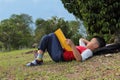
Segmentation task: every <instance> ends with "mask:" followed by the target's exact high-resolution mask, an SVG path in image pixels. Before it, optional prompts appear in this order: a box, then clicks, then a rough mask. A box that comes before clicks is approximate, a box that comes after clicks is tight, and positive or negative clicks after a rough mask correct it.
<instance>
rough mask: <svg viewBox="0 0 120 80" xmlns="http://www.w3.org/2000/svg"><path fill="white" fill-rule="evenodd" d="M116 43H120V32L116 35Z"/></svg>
mask: <svg viewBox="0 0 120 80" xmlns="http://www.w3.org/2000/svg"><path fill="white" fill-rule="evenodd" d="M114 42H115V43H120V30H118V31H117V32H116V35H115V41H114Z"/></svg>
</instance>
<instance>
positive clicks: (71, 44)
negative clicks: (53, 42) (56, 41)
mask: <svg viewBox="0 0 120 80" xmlns="http://www.w3.org/2000/svg"><path fill="white" fill-rule="evenodd" d="M66 43H67V44H68V45H70V46H71V47H72V46H74V43H73V42H72V40H71V39H66Z"/></svg>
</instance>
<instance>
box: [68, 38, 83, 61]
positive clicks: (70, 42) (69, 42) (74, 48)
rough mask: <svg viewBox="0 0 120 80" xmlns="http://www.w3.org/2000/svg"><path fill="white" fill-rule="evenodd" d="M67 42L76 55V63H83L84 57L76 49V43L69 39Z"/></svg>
mask: <svg viewBox="0 0 120 80" xmlns="http://www.w3.org/2000/svg"><path fill="white" fill-rule="evenodd" d="M66 42H67V44H68V45H70V46H71V48H72V51H73V55H74V57H75V59H76V61H81V60H82V56H81V54H80V53H79V51H78V50H77V49H76V47H75V45H74V43H73V42H72V41H71V40H70V39H67V40H66Z"/></svg>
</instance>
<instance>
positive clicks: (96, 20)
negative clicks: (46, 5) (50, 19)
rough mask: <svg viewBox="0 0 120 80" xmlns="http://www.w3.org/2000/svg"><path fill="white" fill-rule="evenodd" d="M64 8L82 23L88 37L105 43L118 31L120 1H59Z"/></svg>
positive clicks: (119, 26) (119, 28)
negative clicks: (101, 37)
mask: <svg viewBox="0 0 120 80" xmlns="http://www.w3.org/2000/svg"><path fill="white" fill-rule="evenodd" d="M61 1H62V3H63V4H64V7H65V8H66V9H67V10H68V11H69V12H70V13H73V14H74V15H75V16H76V17H77V18H79V19H81V20H83V21H84V25H85V27H86V29H87V31H88V34H89V36H94V35H102V36H103V37H105V38H106V40H107V41H109V39H110V38H111V35H115V33H116V32H117V30H120V17H119V16H120V10H119V7H120V0H99V1H98V0H61Z"/></svg>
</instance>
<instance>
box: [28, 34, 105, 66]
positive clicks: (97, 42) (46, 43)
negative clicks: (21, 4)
mask: <svg viewBox="0 0 120 80" xmlns="http://www.w3.org/2000/svg"><path fill="white" fill-rule="evenodd" d="M66 43H67V44H68V45H69V46H70V47H71V48H72V51H67V50H65V49H63V48H62V47H61V45H60V42H59V40H58V39H57V37H56V35H55V34H54V33H51V34H48V35H45V36H43V37H42V40H41V42H40V44H39V46H38V52H37V53H38V55H37V58H36V59H35V60H34V61H32V62H30V63H28V64H27V65H26V66H37V65H42V64H43V55H44V52H45V50H46V49H47V51H48V53H49V55H50V57H51V58H52V60H53V61H55V62H60V61H71V60H76V61H84V60H86V59H88V58H89V57H92V56H93V52H92V51H94V50H95V49H97V48H100V47H103V46H105V40H104V39H103V38H101V37H98V36H95V37H93V38H92V39H91V41H88V40H86V39H82V38H81V39H80V40H79V43H80V46H75V45H74V43H73V42H72V41H71V40H70V39H66Z"/></svg>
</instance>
